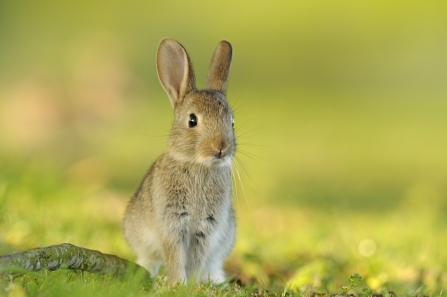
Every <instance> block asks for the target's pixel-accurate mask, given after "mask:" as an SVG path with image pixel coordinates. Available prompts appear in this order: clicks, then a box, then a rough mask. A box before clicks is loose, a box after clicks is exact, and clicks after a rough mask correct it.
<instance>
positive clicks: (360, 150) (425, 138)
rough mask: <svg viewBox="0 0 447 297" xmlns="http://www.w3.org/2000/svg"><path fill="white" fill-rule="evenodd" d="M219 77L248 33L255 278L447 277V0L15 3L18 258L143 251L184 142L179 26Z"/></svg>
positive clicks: (250, 247)
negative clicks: (159, 183) (136, 232)
mask: <svg viewBox="0 0 447 297" xmlns="http://www.w3.org/2000/svg"><path fill="white" fill-rule="evenodd" d="M167 36H169V37H171V38H174V39H176V40H178V41H179V42H180V43H182V44H183V45H184V46H185V48H186V49H187V51H188V53H189V55H190V57H191V59H192V61H193V64H194V69H195V73H196V77H197V82H198V87H202V86H203V85H204V81H205V78H206V71H207V69H208V67H209V62H210V59H211V55H212V53H213V51H214V48H215V46H216V45H217V43H218V42H219V41H220V40H221V39H226V40H228V41H230V42H231V44H232V45H233V50H234V55H233V64H232V69H231V73H230V81H229V90H228V94H227V95H228V99H229V101H230V104H231V105H232V106H233V108H234V110H235V122H236V124H235V127H236V132H237V136H238V139H237V140H238V143H239V147H238V152H237V154H236V156H237V159H236V162H235V164H236V165H235V170H237V171H238V172H239V173H240V180H239V175H238V174H236V175H235V176H236V177H237V179H238V181H237V183H236V186H235V191H234V192H235V194H237V195H235V196H237V197H235V205H236V209H237V217H238V222H239V223H238V224H239V232H238V241H237V244H236V247H235V250H234V252H233V254H232V255H231V256H230V258H229V261H228V263H227V270H228V271H229V274H230V275H235V276H237V277H238V278H239V279H241V280H242V281H243V282H245V283H253V282H255V283H259V284H261V285H265V286H269V285H273V284H276V285H278V286H288V287H292V288H302V286H303V285H308V286H313V287H316V288H318V289H319V290H320V291H321V290H322V291H324V290H336V289H337V287H338V286H339V285H341V284H344V283H346V279H347V277H348V276H349V275H351V274H352V273H360V274H361V275H362V276H363V277H364V280H365V283H366V285H368V286H369V287H371V288H373V289H374V290H379V289H380V288H383V287H388V288H391V289H393V290H397V291H400V292H402V293H407V292H412V291H414V290H416V289H417V288H418V287H423V289H424V290H426V291H427V292H431V293H435V292H439V291H437V290H439V289H440V288H442V287H445V285H446V284H447V273H446V271H447V254H446V252H445V251H446V250H447V228H446V227H447V219H446V214H447V199H446V198H447V181H446V177H447V117H446V115H447V100H446V95H447V83H446V80H447V54H446V53H447V3H446V2H444V1H276V2H274V1H271V2H268V3H263V2H259V1H234V0H230V1H219V2H217V1H189V2H187V3H186V2H184V1H159V2H155V1H152V2H150V1H99V0H94V1H71V2H69V1H51V0H42V1H6V0H4V1H1V2H0V142H1V145H0V251H1V252H3V253H8V252H13V251H19V250H23V249H27V248H32V247H36V246H45V245H50V244H57V243H62V242H70V243H73V244H77V245H80V246H84V247H87V248H92V249H98V250H101V251H103V252H107V253H113V254H117V255H119V256H122V257H124V258H128V259H134V255H133V254H132V252H131V251H130V249H129V248H128V247H127V245H126V243H125V241H124V239H123V236H122V230H121V220H122V216H123V211H124V209H125V206H126V203H127V201H128V199H129V197H130V196H131V195H132V193H133V191H134V190H135V189H136V188H137V187H138V185H139V182H140V181H141V179H142V177H143V175H144V174H145V171H146V170H147V169H148V168H149V166H150V164H151V163H152V162H153V161H154V159H155V158H156V157H157V156H158V155H159V154H161V153H162V152H163V151H164V150H165V148H166V140H167V135H168V133H169V129H170V125H171V123H172V120H173V113H172V110H171V106H170V104H169V101H168V98H167V96H166V94H165V93H164V92H163V90H162V88H161V86H160V84H159V82H158V78H157V75H156V70H155V53H156V49H157V45H158V43H159V41H160V40H161V39H162V38H163V37H167Z"/></svg>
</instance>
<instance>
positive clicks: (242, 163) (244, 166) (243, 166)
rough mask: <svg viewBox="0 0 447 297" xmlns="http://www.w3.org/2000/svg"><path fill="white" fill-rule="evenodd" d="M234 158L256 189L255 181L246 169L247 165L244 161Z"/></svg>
mask: <svg viewBox="0 0 447 297" xmlns="http://www.w3.org/2000/svg"><path fill="white" fill-rule="evenodd" d="M236 160H237V161H238V162H239V163H240V165H241V167H242V169H243V170H244V172H245V173H246V174H247V176H248V178H249V180H250V183H251V185H252V186H253V187H254V188H255V189H258V187H257V186H256V184H255V181H254V179H253V177H252V176H251V174H250V173H249V172H248V169H247V166H246V165H245V163H244V162H242V160H241V159H240V158H236Z"/></svg>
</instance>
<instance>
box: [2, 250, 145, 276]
mask: <svg viewBox="0 0 447 297" xmlns="http://www.w3.org/2000/svg"><path fill="white" fill-rule="evenodd" d="M43 269H48V270H57V269H72V270H81V271H88V272H92V273H97V274H112V275H115V276H125V275H126V274H128V273H129V272H133V273H141V274H142V275H145V274H147V272H146V270H145V269H144V268H143V267H141V266H139V265H137V264H135V263H132V262H129V261H127V260H124V259H122V258H120V257H117V256H115V255H109V254H103V253H101V252H99V251H94V250H89V249H85V248H81V247H77V246H75V245H72V244H69V243H63V244H59V245H52V246H48V247H43V248H35V249H31V250H28V251H24V252H19V253H15V254H11V255H4V256H0V273H10V274H11V273H16V272H18V271H24V270H25V271H39V270H43Z"/></svg>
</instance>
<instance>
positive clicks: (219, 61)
mask: <svg viewBox="0 0 447 297" xmlns="http://www.w3.org/2000/svg"><path fill="white" fill-rule="evenodd" d="M231 55H232V48H231V45H230V43H228V42H227V41H221V42H220V43H219V44H218V46H217V49H216V51H215V53H214V56H213V58H212V61H211V67H210V69H209V72H208V77H207V82H206V88H205V89H204V90H197V89H196V85H195V78H194V73H193V69H192V65H191V62H190V59H189V57H188V54H187V53H186V51H185V49H184V48H183V46H182V45H181V44H179V43H177V42H176V41H175V40H173V39H169V38H165V39H163V40H162V41H161V42H160V45H159V47H158V53H157V72H158V77H159V79H160V82H161V85H162V86H163V88H164V90H165V91H166V93H167V94H168V96H169V99H170V101H171V105H172V107H173V108H174V114H175V119H174V123H173V127H172V130H171V134H170V136H169V140H168V149H167V151H166V152H165V153H164V154H162V155H161V156H160V157H159V158H158V159H157V160H156V161H155V163H154V164H153V165H152V167H151V168H150V169H149V171H148V173H147V174H146V176H145V177H144V180H143V182H142V183H141V185H140V187H139V189H138V190H137V191H136V193H135V194H134V196H133V197H132V199H131V201H130V203H129V205H128V207H127V210H126V214H125V218H124V232H125V236H126V239H127V241H128V243H129V245H130V246H131V247H132V249H133V250H134V251H135V253H136V254H137V257H138V259H137V263H138V264H140V265H141V266H143V267H145V268H146V269H147V270H148V271H149V273H150V274H151V275H152V276H154V275H155V274H157V273H158V270H159V267H160V265H161V264H162V263H164V266H165V270H166V273H167V275H168V281H169V282H170V283H176V282H178V281H182V282H185V281H186V280H187V279H188V278H191V277H192V278H194V279H196V280H197V281H202V282H207V281H209V280H210V281H212V282H213V283H214V284H219V283H222V282H224V281H225V274H224V272H223V269H222V266H223V261H224V259H225V258H226V257H227V256H228V254H229V253H230V251H231V250H232V248H233V245H234V240H235V228H236V223H235V217H234V210H233V204H232V199H231V180H232V177H231V164H232V161H233V156H234V153H235V150H236V140H235V136H234V131H233V124H234V121H233V112H232V110H231V108H230V106H229V105H228V102H227V99H226V97H225V92H226V90H227V79H228V73H229V70H230V64H231Z"/></svg>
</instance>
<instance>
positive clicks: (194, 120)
mask: <svg viewBox="0 0 447 297" xmlns="http://www.w3.org/2000/svg"><path fill="white" fill-rule="evenodd" d="M188 126H189V128H193V127H195V126H197V117H196V115H195V114H193V113H192V114H190V115H189V122H188Z"/></svg>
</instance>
